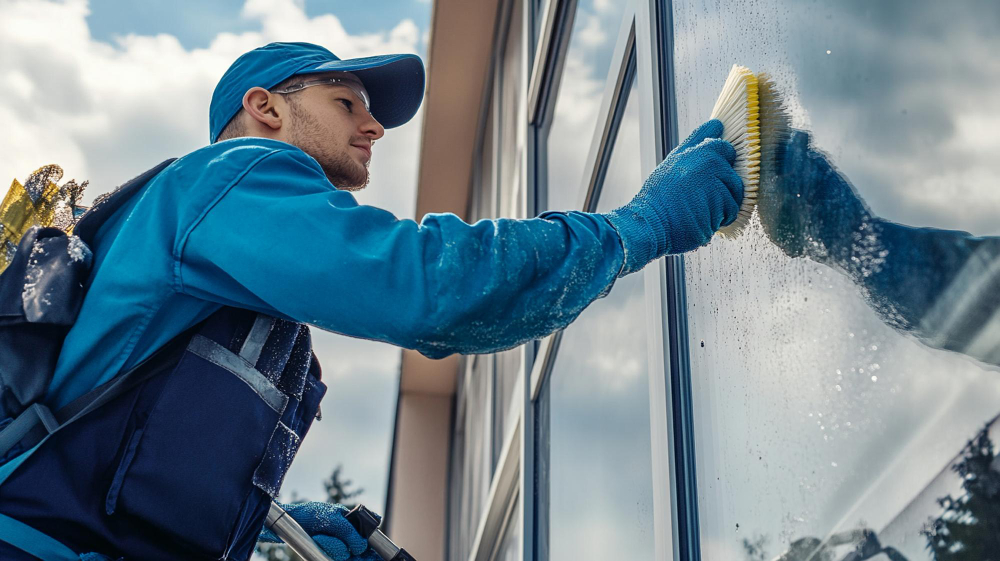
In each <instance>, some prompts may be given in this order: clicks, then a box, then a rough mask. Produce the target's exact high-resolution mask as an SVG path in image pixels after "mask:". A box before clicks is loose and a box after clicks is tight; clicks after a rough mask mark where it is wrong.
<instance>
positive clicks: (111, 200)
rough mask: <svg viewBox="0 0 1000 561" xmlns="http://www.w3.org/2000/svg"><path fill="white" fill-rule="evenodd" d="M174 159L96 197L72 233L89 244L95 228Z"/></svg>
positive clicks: (174, 159) (92, 238) (98, 227)
mask: <svg viewBox="0 0 1000 561" xmlns="http://www.w3.org/2000/svg"><path fill="white" fill-rule="evenodd" d="M176 160H177V158H170V159H168V160H164V161H162V162H160V163H159V164H157V165H156V166H155V167H153V168H152V169H149V170H147V171H144V172H143V173H141V174H139V175H137V176H136V177H133V178H132V179H130V180H128V181H126V182H125V183H123V184H122V185H121V186H120V187H118V188H117V189H115V190H114V191H112V192H111V193H108V194H107V195H104V196H102V197H100V198H99V199H97V201H96V202H95V203H94V206H92V207H90V210H88V211H87V212H86V213H84V215H83V216H81V217H80V220H79V221H78V222H77V223H76V226H74V227H73V233H74V234H76V235H77V236H79V237H80V239H82V240H83V241H84V242H86V243H87V244H88V245H90V242H92V241H93V240H94V236H95V235H96V234H97V230H98V229H100V227H101V225H103V224H104V222H105V221H107V219H108V218H109V217H110V216H111V215H112V214H114V212H115V211H116V210H118V209H119V208H121V206H122V205H123V204H125V202H126V201H128V200H129V199H130V198H132V195H134V194H135V192H136V191H138V190H139V189H141V188H142V187H143V186H144V185H146V183H149V180H150V179H152V178H154V177H156V176H157V175H159V173H160V172H161V171H163V170H164V169H165V168H166V167H167V166H169V165H170V164H172V163H174V161H176Z"/></svg>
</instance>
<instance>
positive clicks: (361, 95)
mask: <svg viewBox="0 0 1000 561" xmlns="http://www.w3.org/2000/svg"><path fill="white" fill-rule="evenodd" d="M312 86H345V87H348V88H350V89H351V91H352V92H354V93H355V95H357V96H358V99H360V100H361V101H362V102H363V103H364V104H365V111H368V112H369V113H371V111H372V110H371V99H369V98H368V92H366V91H365V90H364V88H362V87H361V86H360V85H359V84H358V83H357V82H353V81H351V80H345V79H344V78H316V79H314V80H306V81H304V82H299V83H298V84H294V85H291V86H288V87H286V88H282V89H280V90H271V92H272V93H276V94H290V93H295V92H297V91H301V90H304V89H306V88H309V87H312Z"/></svg>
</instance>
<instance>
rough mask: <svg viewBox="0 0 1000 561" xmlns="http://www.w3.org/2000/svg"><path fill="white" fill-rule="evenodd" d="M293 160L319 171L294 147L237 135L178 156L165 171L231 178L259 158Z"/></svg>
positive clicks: (278, 141)
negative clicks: (237, 136) (206, 173)
mask: <svg viewBox="0 0 1000 561" xmlns="http://www.w3.org/2000/svg"><path fill="white" fill-rule="evenodd" d="M275 157H277V159H279V160H281V161H283V162H295V163H299V164H302V165H305V166H306V167H307V168H312V169H311V171H314V172H318V173H320V174H322V168H320V167H319V164H318V163H317V162H316V161H315V160H314V159H313V158H312V157H311V156H309V155H308V154H306V153H305V152H303V151H302V150H301V149H300V148H298V147H297V146H293V145H291V144H288V143H285V142H281V141H280V140H272V139H269V138H258V137H249V136H248V137H240V138H233V139H230V140H224V141H222V142H216V143H215V144H210V145H208V146H205V147H203V148H199V149H198V150H195V151H194V152H191V153H189V154H186V155H185V156H183V157H181V158H179V159H178V160H177V161H176V162H174V163H173V164H172V165H171V166H170V168H171V169H170V170H169V171H175V172H178V171H186V172H193V173H195V174H198V175H201V174H203V173H204V172H209V174H208V175H209V176H211V177H215V178H219V179H221V178H224V177H227V176H228V177H233V176H235V175H239V174H240V173H243V172H244V171H246V170H248V169H250V168H253V167H254V166H256V165H257V164H258V163H259V162H260V161H261V160H263V159H265V158H272V159H274V158H275Z"/></svg>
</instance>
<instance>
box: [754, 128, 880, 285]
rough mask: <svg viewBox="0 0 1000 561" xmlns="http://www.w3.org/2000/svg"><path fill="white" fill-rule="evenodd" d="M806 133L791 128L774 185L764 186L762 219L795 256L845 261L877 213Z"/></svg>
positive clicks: (766, 228)
mask: <svg viewBox="0 0 1000 561" xmlns="http://www.w3.org/2000/svg"><path fill="white" fill-rule="evenodd" d="M811 144H812V143H811V139H810V135H809V133H807V132H804V131H800V130H796V131H792V134H791V136H790V137H789V139H788V142H787V143H785V145H784V146H783V147H781V148H780V149H779V156H778V162H777V165H776V171H777V173H776V176H775V181H774V183H773V184H769V185H767V186H766V187H765V188H763V189H761V196H760V199H759V200H758V206H759V211H760V220H761V224H762V225H763V226H764V232H765V233H766V234H767V236H768V237H769V238H770V239H771V241H772V242H773V243H774V244H775V245H777V246H778V247H779V248H781V250H782V251H784V252H785V253H786V254H787V255H789V256H791V257H800V256H804V257H809V258H811V259H813V260H815V261H818V262H820V263H827V264H836V265H844V264H846V263H847V262H848V261H849V260H850V257H851V253H852V248H853V247H854V246H855V245H857V243H858V242H859V241H860V239H861V238H862V237H863V236H864V235H865V234H866V232H865V230H866V229H868V228H870V227H871V225H872V223H873V221H874V220H876V217H875V216H874V215H873V214H872V213H871V211H870V210H869V209H868V208H867V206H866V205H865V203H864V201H863V200H862V199H861V197H860V196H858V194H857V192H856V191H855V190H854V187H853V186H852V185H851V184H850V182H849V181H848V180H847V179H846V178H845V177H844V176H843V175H841V174H840V173H839V172H838V171H837V169H836V167H834V165H833V164H832V163H831V162H830V160H829V159H828V158H827V156H826V155H825V154H823V153H822V152H821V151H819V150H816V149H815V148H813V147H812V146H811Z"/></svg>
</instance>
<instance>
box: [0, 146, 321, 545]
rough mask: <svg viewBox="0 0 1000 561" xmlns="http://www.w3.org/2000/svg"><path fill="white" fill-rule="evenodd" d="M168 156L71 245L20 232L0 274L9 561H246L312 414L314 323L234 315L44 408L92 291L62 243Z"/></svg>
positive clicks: (0, 490) (1, 482)
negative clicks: (88, 560)
mask: <svg viewBox="0 0 1000 561" xmlns="http://www.w3.org/2000/svg"><path fill="white" fill-rule="evenodd" d="M171 161H172V160H168V161H166V162H163V163H162V164H160V165H159V166H157V167H155V168H153V169H152V170H149V171H148V172H146V173H144V174H142V175H140V176H139V177H137V178H135V179H133V180H132V181H130V182H128V183H126V184H125V185H123V186H122V187H121V188H119V189H118V190H116V191H115V192H114V193H113V194H112V195H110V196H109V197H107V198H106V199H104V200H103V201H101V202H99V203H98V204H96V205H95V206H94V208H93V209H91V210H90V211H89V212H88V213H87V214H85V215H84V216H83V217H82V218H81V219H80V221H79V222H78V224H77V225H76V226H75V228H74V230H73V231H74V233H75V235H76V238H77V241H74V238H73V237H70V236H67V235H66V234H64V233H62V232H61V231H60V230H58V229H38V230H35V231H32V232H31V233H30V237H29V236H28V235H27V234H26V236H25V238H24V240H22V243H21V244H20V245H19V249H18V251H17V253H16V254H15V255H14V259H13V260H12V261H11V263H10V265H9V266H8V268H7V269H6V270H4V272H3V273H0V295H3V296H4V297H5V298H6V297H7V296H10V297H11V298H13V299H12V300H11V301H8V300H6V299H5V300H2V301H0V306H2V308H0V310H2V313H3V314H4V315H3V316H2V319H3V322H4V323H0V356H4V357H5V359H4V361H3V365H0V368H3V370H2V379H3V390H2V391H3V409H2V415H3V416H4V417H5V418H4V419H3V420H2V421H0V458H2V459H0V558H2V559H5V560H6V559H11V560H16V559H34V558H41V559H44V560H46V561H47V560H50V559H51V560H75V559H77V555H78V554H79V553H81V552H91V551H96V552H100V553H103V554H105V555H110V556H114V557H124V558H125V559H129V560H131V559H142V560H150V561H156V560H160V559H163V560H167V559H206V560H207V559H239V560H245V559H248V558H249V557H250V555H251V554H252V552H253V548H254V545H255V543H256V541H257V536H258V534H259V532H260V529H261V527H262V526H263V522H264V519H265V517H266V515H267V511H268V507H269V505H270V502H271V500H272V499H273V498H274V497H276V496H277V493H278V489H279V488H280V485H281V482H282V480H283V478H284V475H285V473H286V471H287V469H288V467H289V465H290V464H291V461H292V458H294V456H295V453H296V451H297V450H298V447H299V444H300V442H301V439H302V438H303V437H304V436H305V434H306V432H307V431H308V429H309V427H310V425H311V423H312V421H313V419H314V417H315V416H316V415H317V413H318V410H319V402H320V400H321V399H322V397H323V394H324V393H325V391H326V387H325V386H324V385H323V383H322V382H321V381H320V368H319V362H318V361H317V359H316V357H315V355H314V354H313V353H312V347H311V338H310V334H309V330H308V328H307V327H306V326H304V325H302V324H298V323H295V322H291V321H287V320H281V319H276V318H272V317H269V316H266V315H263V314H258V313H255V312H252V311H248V310H241V309H236V308H228V307H220V309H219V310H218V311H217V312H215V313H214V314H212V315H211V316H209V318H208V319H207V320H205V321H204V322H202V323H201V324H199V325H197V326H194V327H193V328H192V329H190V330H189V331H187V332H185V333H184V334H182V335H180V336H178V337H176V338H175V339H174V340H173V341H171V342H170V343H169V344H167V345H166V346H164V347H163V348H162V349H160V350H159V351H157V352H156V353H155V354H154V355H153V356H152V357H150V358H149V359H147V360H146V361H144V362H143V363H142V364H140V365H138V366H137V367H135V368H133V369H131V370H129V371H127V372H123V373H120V374H119V375H118V376H116V377H115V378H114V379H112V380H111V381H109V382H107V383H106V384H103V385H102V386H100V387H98V388H95V389H94V390H92V391H91V392H89V393H87V394H86V395H84V396H81V397H80V398H78V399H76V400H75V401H73V402H71V403H70V404H69V405H67V406H65V407H64V408H62V409H60V410H58V411H51V410H49V409H48V408H47V407H45V405H44V404H43V403H42V402H41V401H40V399H41V398H42V397H43V394H44V392H45V389H46V388H47V386H48V383H49V381H50V380H51V377H52V373H53V370H54V366H55V360H56V358H57V356H58V350H59V348H60V346H61V343H62V337H64V336H65V334H66V332H67V331H68V329H69V327H70V326H71V325H72V323H73V320H74V319H75V317H76V312H77V310H78V309H79V304H80V300H82V297H83V295H84V293H85V290H86V277H87V274H88V266H89V260H87V259H83V260H80V259H76V258H77V257H79V255H80V254H79V253H78V252H75V251H71V247H70V246H71V245H74V244H77V243H80V242H82V243H84V244H85V243H86V242H87V241H88V240H91V239H93V236H94V234H95V233H96V232H97V229H98V228H99V227H100V226H101V224H103V223H104V221H105V220H106V219H107V218H108V217H110V216H111V215H112V214H113V213H114V212H115V210H117V209H118V208H120V207H121V205H122V204H123V203H124V202H125V201H126V200H128V198H130V197H131V196H133V195H134V194H135V193H136V192H137V191H139V190H140V189H141V188H142V187H143V186H144V185H145V184H146V183H147V182H148V181H149V180H150V179H152V178H153V177H154V176H156V175H157V174H158V173H160V172H161V171H162V170H163V169H164V168H166V167H167V166H168V165H169V164H170V163H171ZM39 248H41V249H39ZM77 249H79V248H78V247H77ZM33 271H35V272H33ZM37 271H41V273H38V272H37ZM39 281H44V282H41V283H40V282H39ZM32 283H34V284H32ZM18 285H20V286H18ZM12 302H13V303H12ZM16 304H19V306H18V305H16ZM40 312H41V313H40ZM8 345H11V346H8ZM38 350H42V351H43V352H44V355H43V356H41V357H39V356H38V355H37V354H36V353H37V352H38ZM8 353H11V354H10V355H8ZM7 356H17V357H18V358H17V360H14V361H11V362H10V363H8V361H7V359H6V357H7Z"/></svg>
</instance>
